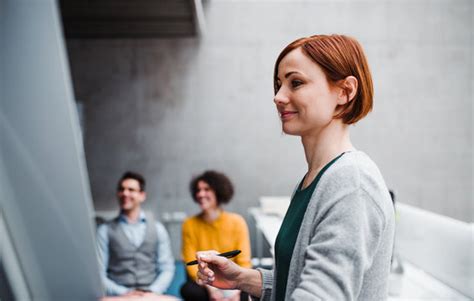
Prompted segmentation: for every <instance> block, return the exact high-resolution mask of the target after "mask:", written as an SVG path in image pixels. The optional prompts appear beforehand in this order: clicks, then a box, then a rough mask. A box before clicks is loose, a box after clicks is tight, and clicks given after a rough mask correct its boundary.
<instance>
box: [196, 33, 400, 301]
mask: <svg viewBox="0 0 474 301" xmlns="http://www.w3.org/2000/svg"><path fill="white" fill-rule="evenodd" d="M274 92H275V97H274V103H275V105H276V108H277V111H278V114H279V116H280V119H281V123H282V129H283V132H285V133H286V134H289V135H296V136H300V137H301V142H302V144H303V147H304V152H305V156H306V161H307V165H308V170H307V172H306V174H305V175H304V177H303V179H302V180H301V182H300V183H299V184H298V185H297V187H296V189H295V191H294V192H293V195H292V199H291V203H290V206H289V208H288V211H287V213H286V215H285V218H284V220H283V223H282V225H281V228H280V231H279V233H278V236H277V239H276V243H275V265H274V268H273V270H271V271H270V270H264V269H248V268H242V267H239V266H238V265H236V264H235V263H233V262H232V261H230V260H228V259H226V258H223V257H219V256H216V253H215V252H213V251H203V252H198V254H197V258H198V261H199V270H198V273H197V276H198V282H199V283H201V284H208V285H212V286H214V287H218V288H222V289H240V290H242V291H245V292H248V293H249V294H251V295H252V296H254V297H256V298H260V299H261V300H298V301H301V300H303V301H304V300H308V301H309V300H311V301H313V300H364V301H366V300H377V301H378V300H385V299H386V298H387V291H388V288H387V283H388V275H389V270H390V258H391V253H392V245H393V238H394V211H393V206H392V203H391V200H390V195H389V192H388V189H387V187H386V185H385V182H384V180H383V177H382V175H381V173H380V171H379V169H378V168H377V166H376V165H375V163H374V162H373V161H372V160H371V159H370V158H369V157H368V156H367V155H366V154H365V153H364V152H362V151H359V150H356V149H355V147H354V146H353V145H352V142H351V139H350V135H349V130H350V125H351V124H355V123H356V122H357V121H359V120H360V119H362V118H364V117H365V116H366V115H367V114H368V113H369V112H370V111H371V109H372V103H373V85H372V78H371V74H370V70H369V66H368V64H367V59H366V57H365V55H364V52H363V50H362V47H361V46H360V44H359V43H358V42H357V41H356V40H355V39H353V38H351V37H348V36H344V35H315V36H311V37H307V38H302V39H298V40H296V41H294V42H292V43H290V44H289V45H288V46H286V47H285V48H284V49H283V51H282V52H281V53H280V55H279V56H278V59H277V60H276V63H275V70H274Z"/></svg>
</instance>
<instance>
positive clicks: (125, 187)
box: [117, 179, 146, 211]
mask: <svg viewBox="0 0 474 301" xmlns="http://www.w3.org/2000/svg"><path fill="white" fill-rule="evenodd" d="M117 198H118V201H119V205H120V209H121V210H122V211H132V210H134V209H137V208H139V207H140V205H141V203H143V202H144V201H145V198H146V193H145V192H144V191H142V190H141V189H140V183H139V182H138V181H137V180H135V179H125V180H123V181H122V183H120V186H119V189H118V191H117Z"/></svg>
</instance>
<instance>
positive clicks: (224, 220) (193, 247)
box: [181, 170, 251, 301]
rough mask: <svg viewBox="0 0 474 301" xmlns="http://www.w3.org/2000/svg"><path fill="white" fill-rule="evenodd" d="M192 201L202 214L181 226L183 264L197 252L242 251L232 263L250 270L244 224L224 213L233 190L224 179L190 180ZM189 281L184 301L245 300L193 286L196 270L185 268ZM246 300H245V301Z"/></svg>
mask: <svg viewBox="0 0 474 301" xmlns="http://www.w3.org/2000/svg"><path fill="white" fill-rule="evenodd" d="M189 188H190V192H191V195H192V197H193V199H194V201H195V202H196V203H197V204H198V205H199V207H200V208H201V212H200V213H199V214H197V215H195V216H192V217H190V218H188V219H186V220H185V221H184V223H183V241H182V257H183V260H184V261H185V262H188V261H192V260H194V259H195V258H196V252H198V251H200V250H216V251H218V252H221V253H222V252H226V251H231V250H241V251H242V253H241V254H239V255H238V256H237V257H235V258H233V259H232V260H233V261H234V262H235V263H236V264H237V265H239V266H241V267H246V268H249V267H251V263H250V239H249V231H248V227H247V224H246V223H245V220H244V219H243V217H242V216H240V215H238V214H235V213H231V212H227V211H225V210H224V209H223V208H222V205H224V204H227V203H229V202H230V200H231V198H232V196H233V194H234V187H233V185H232V183H231V181H230V180H229V178H227V176H226V175H224V174H222V173H219V172H216V171H212V170H209V171H205V172H204V173H203V174H201V175H199V176H197V177H195V178H193V179H192V180H191V183H190V185H189ZM186 269H187V274H188V279H189V281H188V282H187V283H186V284H184V285H183V287H182V288H181V295H182V297H183V298H184V300H193V301H200V300H206V301H207V300H229V301H231V300H247V299H248V297H247V294H242V295H241V294H240V291H238V290H234V291H223V290H220V289H217V288H214V287H212V286H199V285H198V284H196V273H197V270H198V268H197V266H196V265H193V266H187V267H186ZM245 298H247V299H245Z"/></svg>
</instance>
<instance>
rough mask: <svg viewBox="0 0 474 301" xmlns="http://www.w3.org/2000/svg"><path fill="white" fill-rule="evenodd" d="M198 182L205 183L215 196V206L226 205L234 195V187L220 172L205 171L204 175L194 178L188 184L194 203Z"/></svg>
mask: <svg viewBox="0 0 474 301" xmlns="http://www.w3.org/2000/svg"><path fill="white" fill-rule="evenodd" d="M199 181H203V182H205V183H206V184H207V185H209V186H210V187H211V189H212V190H213V191H214V193H215V194H216V199H217V204H218V205H221V204H227V203H229V202H230V199H231V198H232V196H233V195H234V186H233V185H232V182H231V181H230V180H229V178H228V177H227V176H226V175H225V174H223V173H220V172H217V171H214V170H206V171H205V172H204V173H202V174H200V175H198V176H196V177H194V178H193V179H192V180H191V183H190V184H189V190H190V192H191V196H192V197H193V200H194V201H195V202H196V201H197V200H196V193H197V192H198V183H199Z"/></svg>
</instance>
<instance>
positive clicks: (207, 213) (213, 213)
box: [202, 207, 222, 223]
mask: <svg viewBox="0 0 474 301" xmlns="http://www.w3.org/2000/svg"><path fill="white" fill-rule="evenodd" d="M221 213H222V209H221V208H220V207H217V208H212V209H207V210H204V211H203V212H202V218H203V219H204V220H205V221H206V222H208V223H212V222H213V221H215V220H216V219H218V218H219V216H221Z"/></svg>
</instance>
